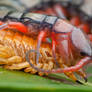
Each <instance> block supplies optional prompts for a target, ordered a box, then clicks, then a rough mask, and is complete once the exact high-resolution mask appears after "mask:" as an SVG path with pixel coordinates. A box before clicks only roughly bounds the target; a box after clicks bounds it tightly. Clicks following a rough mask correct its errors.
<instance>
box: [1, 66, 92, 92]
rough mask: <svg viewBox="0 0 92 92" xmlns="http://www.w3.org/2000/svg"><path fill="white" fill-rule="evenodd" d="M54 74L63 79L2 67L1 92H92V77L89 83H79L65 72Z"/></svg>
mask: <svg viewBox="0 0 92 92" xmlns="http://www.w3.org/2000/svg"><path fill="white" fill-rule="evenodd" d="M51 76H52V75H50V77H51ZM53 76H54V77H59V78H61V81H56V80H52V79H50V78H48V77H40V76H38V75H31V74H29V73H24V72H22V71H9V70H5V69H2V68H0V92H67V91H68V92H72V91H75V92H78V91H79V92H92V84H91V82H92V77H89V83H87V84H85V85H79V84H76V83H75V82H72V81H71V80H69V79H68V78H66V77H65V76H64V75H63V74H61V75H55V74H54V75H53Z"/></svg>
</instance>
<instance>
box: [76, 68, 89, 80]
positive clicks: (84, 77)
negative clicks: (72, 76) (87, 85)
mask: <svg viewBox="0 0 92 92" xmlns="http://www.w3.org/2000/svg"><path fill="white" fill-rule="evenodd" d="M76 73H77V74H78V75H80V76H81V77H82V78H83V79H84V80H85V82H87V76H86V74H85V72H84V71H83V69H81V70H79V71H76Z"/></svg>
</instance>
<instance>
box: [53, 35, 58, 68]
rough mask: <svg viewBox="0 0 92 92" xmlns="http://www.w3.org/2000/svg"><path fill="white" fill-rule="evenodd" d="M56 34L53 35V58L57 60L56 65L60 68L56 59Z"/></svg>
mask: <svg viewBox="0 0 92 92" xmlns="http://www.w3.org/2000/svg"><path fill="white" fill-rule="evenodd" d="M54 35H55V34H54V33H52V56H53V58H54V60H55V63H56V65H57V66H58V67H59V64H58V61H57V59H56V54H55V47H56V42H55V37H54Z"/></svg>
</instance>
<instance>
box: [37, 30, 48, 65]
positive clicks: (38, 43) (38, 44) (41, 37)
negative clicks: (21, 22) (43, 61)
mask: <svg viewBox="0 0 92 92" xmlns="http://www.w3.org/2000/svg"><path fill="white" fill-rule="evenodd" d="M46 32H47V31H46V30H45V31H40V33H39V35H38V42H37V52H39V48H40V45H41V42H42V40H43V39H44V37H45V35H46ZM38 60H39V53H37V56H36V64H38V63H39V61H38Z"/></svg>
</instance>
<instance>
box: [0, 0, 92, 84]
mask: <svg viewBox="0 0 92 92" xmlns="http://www.w3.org/2000/svg"><path fill="white" fill-rule="evenodd" d="M49 4H50V5H49ZM70 4H71V3H70V2H67V3H66V4H64V3H62V2H59V3H54V2H52V1H50V2H49V3H47V2H46V3H44V4H43V5H42V6H41V5H38V7H37V6H36V7H32V8H30V9H27V10H26V11H25V12H24V13H23V12H11V11H10V12H9V11H8V12H4V13H3V14H2V12H3V11H0V14H2V16H0V51H1V54H0V64H1V65H2V66H3V67H4V68H6V69H9V70H24V72H29V73H32V74H36V73H38V74H39V75H40V76H42V75H44V74H45V75H47V74H50V73H64V74H65V75H66V76H67V77H69V78H70V79H72V80H73V81H75V82H78V83H80V84H83V83H82V82H80V81H79V80H78V79H77V78H76V76H75V74H74V72H76V73H77V74H78V75H79V76H81V77H82V78H83V79H84V80H85V82H87V76H86V74H85V71H84V70H83V66H85V65H86V64H88V63H91V61H92V44H91V40H92V38H91V21H90V20H91V18H90V17H89V16H88V15H86V14H84V13H83V12H82V13H83V14H82V13H81V11H80V10H78V9H77V8H76V5H75V6H74V5H72V4H71V7H70ZM47 5H48V7H46V6H47ZM51 5H52V7H51ZM75 10H76V11H75ZM78 13H79V16H78ZM83 16H84V17H83ZM81 17H83V19H81ZM81 43H82V44H81ZM10 52H11V53H10Z"/></svg>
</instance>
